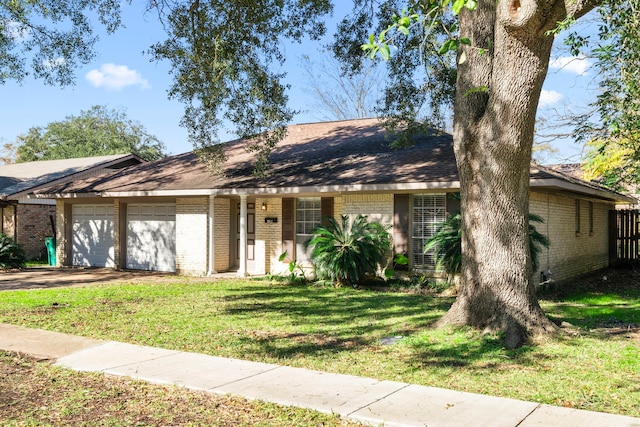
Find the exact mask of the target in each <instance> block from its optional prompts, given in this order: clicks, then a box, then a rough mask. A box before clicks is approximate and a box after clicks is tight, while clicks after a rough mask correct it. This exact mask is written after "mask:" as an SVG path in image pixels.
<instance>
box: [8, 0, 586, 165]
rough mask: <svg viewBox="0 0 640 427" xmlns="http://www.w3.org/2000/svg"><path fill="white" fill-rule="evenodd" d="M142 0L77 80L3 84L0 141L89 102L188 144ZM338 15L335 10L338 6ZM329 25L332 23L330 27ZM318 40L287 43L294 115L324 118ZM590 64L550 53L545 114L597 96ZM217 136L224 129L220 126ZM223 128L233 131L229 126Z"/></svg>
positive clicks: (566, 152) (174, 146)
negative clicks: (312, 96)
mask: <svg viewBox="0 0 640 427" xmlns="http://www.w3.org/2000/svg"><path fill="white" fill-rule="evenodd" d="M141 3H143V2H134V5H133V6H127V5H125V7H124V12H125V13H124V20H123V21H124V24H125V25H126V28H121V29H120V30H119V31H118V32H117V33H116V34H114V35H109V36H107V35H103V36H101V40H100V41H99V42H98V45H97V46H96V47H97V51H98V55H97V57H96V58H95V59H94V61H93V62H92V63H90V64H88V65H87V66H85V67H83V68H81V69H78V70H77V73H76V76H77V81H76V85H75V86H71V87H66V88H64V89H60V88H57V87H51V86H46V85H44V84H43V83H42V81H38V80H33V79H27V80H26V81H25V82H23V84H22V85H19V84H17V83H14V82H9V83H7V84H5V85H4V86H0V92H1V93H2V97H1V98H2V100H3V102H2V103H0V117H2V120H1V121H0V143H6V142H13V141H15V139H16V137H17V136H18V135H19V134H22V133H26V131H27V130H28V129H29V128H30V127H33V126H45V125H46V124H48V123H50V122H52V121H59V120H63V119H64V118H65V117H66V116H69V115H77V114H79V113H80V111H81V110H87V109H89V108H90V107H91V106H92V105H106V106H108V107H109V108H117V109H119V108H122V109H124V110H125V111H126V113H127V115H128V116H129V117H130V118H131V119H133V120H136V121H138V122H140V123H142V124H143V125H144V126H145V128H146V129H147V131H148V132H149V133H151V134H153V135H155V136H157V137H158V138H159V139H160V140H161V141H162V142H163V143H164V144H165V145H166V147H167V151H168V152H169V153H170V154H178V153H182V152H185V151H189V150H191V149H192V146H191V144H190V143H189V142H188V141H187V134H186V131H185V130H184V129H182V128H181V127H180V125H179V122H180V118H181V116H182V108H183V107H182V105H181V104H180V103H178V102H177V101H170V100H168V98H167V89H168V88H169V85H170V83H171V77H170V75H169V67H168V65H167V64H166V63H155V62H150V57H149V55H148V54H146V53H144V52H145V51H146V49H147V48H148V47H149V46H150V45H151V44H152V43H154V42H156V41H161V40H163V31H162V28H161V27H160V25H159V23H158V22H157V21H156V20H154V19H153V16H152V15H149V16H148V17H147V18H146V19H145V17H144V16H143V13H142V9H141V8H140V7H141ZM338 3H340V2H338ZM345 4H347V3H345V2H342V5H343V6H342V8H344V5H345ZM336 16H340V12H337V13H336ZM333 29H334V28H333V27H332V26H331V25H330V26H329V33H331V32H332V31H333ZM318 48H319V45H317V44H312V43H311V42H307V43H305V44H303V45H300V46H298V45H287V51H286V55H287V63H286V65H285V71H287V72H288V75H289V77H288V82H289V83H290V84H291V85H292V88H291V91H290V92H289V99H290V104H291V107H292V108H293V109H296V110H301V111H302V112H301V114H299V115H297V116H296V117H295V118H294V123H306V122H315V121H320V120H322V119H323V114H322V113H321V112H318V111H309V110H307V109H308V108H309V107H308V105H309V104H310V100H309V94H308V89H307V88H306V85H305V81H304V79H303V75H304V73H303V71H302V70H301V69H300V57H301V55H302V54H304V53H306V54H309V55H313V54H314V52H317V49H318ZM589 65H590V61H589V60H588V59H584V58H571V57H569V56H566V55H563V54H562V53H555V54H554V56H553V57H552V63H551V67H550V70H549V75H548V77H547V80H546V82H545V86H544V90H543V94H542V98H541V103H540V107H541V113H542V114H544V115H545V116H548V117H550V118H553V117H557V116H558V115H559V114H561V113H562V112H564V111H565V110H566V109H567V108H571V109H574V108H575V106H584V105H586V104H588V103H589V102H590V101H592V100H593V99H594V97H595V88H596V85H595V83H594V76H593V72H592V71H591V70H590V69H589ZM305 110H307V111H305ZM220 136H221V137H223V136H225V134H224V133H222V132H221V134H220ZM226 136H227V137H228V138H229V139H231V138H232V137H233V135H231V134H226ZM554 145H555V146H556V147H557V148H558V149H559V151H558V153H557V154H555V155H553V156H552V157H551V158H548V159H546V161H547V162H551V163H553V162H566V161H577V160H578V155H579V152H580V147H578V146H577V145H576V144H574V143H573V142H571V141H570V140H567V139H565V140H563V141H561V142H557V143H555V144H554Z"/></svg>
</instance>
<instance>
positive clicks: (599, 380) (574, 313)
mask: <svg viewBox="0 0 640 427" xmlns="http://www.w3.org/2000/svg"><path fill="white" fill-rule="evenodd" d="M176 280H179V279H176ZM452 301H453V300H452V299H451V298H442V297H435V296H427V295H417V294H407V293H388V292H376V291H371V290H355V289H351V288H338V289H334V288H322V287H314V286H287V285H283V284H272V283H269V282H266V281H250V280H228V281H216V282H211V283H181V282H176V283H173V284H148V285H140V284H135V285H131V284H121V285H102V286H92V287H87V288H56V289H46V290H27V291H7V292H2V293H1V294H0V322H5V323H12V324H18V325H23V326H30V327H37V328H43V329H49V330H54V331H60V332H67V333H71V334H77V335H83V336H86V337H93V338H100V339H109V340H117V341H124V342H130V343H136V344H143V345H150V346H158V347H164V348H169V349H177V350H184V351H191V352H199V353H206V354H212V355H218V356H227V357H236V358H242V359H248V360H255V361H264V362H270V363H280V364H284V365H289V366H297V367H306V368H312V369H318V370H324V371H328V372H338V373H345V374H353V375H362V376H368V377H374V378H378V379H387V380H394V381H403V382H409V383H416V384H423V385H428V386H435V387H445V388H451V389H456V390H462V391H469V392H475V393H483V394H490V395H495V396H504V397H511V398H516V399H524V400H532V401H536V402H540V403H548V404H552V405H562V406H567V407H573V408H580V409H587V410H596V411H603V412H612V413H618V414H625V415H632V416H640V345H639V343H640V341H639V339H638V335H637V331H636V335H635V336H634V335H629V334H626V333H625V332H624V330H623V329H624V328H622V329H621V328H620V326H624V325H636V326H637V325H638V324H640V292H639V291H638V289H633V288H632V289H622V290H615V289H614V290H611V291H610V292H604V293H603V292H600V291H597V290H587V291H577V292H573V293H571V292H564V293H562V294H560V293H555V294H554V296H550V297H547V298H545V299H543V300H542V301H541V304H542V305H543V307H544V309H545V310H546V311H547V312H548V313H549V315H550V316H551V317H552V318H554V319H562V320H565V321H567V322H569V323H571V324H573V325H574V326H575V327H576V328H577V333H575V334H571V335H562V336H559V337H557V338H550V339H549V340H547V341H546V342H544V343H540V344H539V345H536V346H525V347H523V348H520V349H518V350H513V351H510V350H506V349H504V348H503V347H502V346H501V345H500V340H499V338H498V337H495V336H482V335H480V334H479V333H478V332H476V331H473V330H469V329H457V330H452V329H448V330H433V329H430V328H429V325H431V324H432V323H433V322H434V321H435V320H436V319H438V317H439V316H441V315H442V314H443V313H444V312H445V310H447V309H448V307H449V306H450V304H451V302H452ZM611 331H615V332H616V333H611ZM389 336H402V337H404V338H403V339H402V340H400V341H399V342H398V343H396V344H393V345H382V344H381V342H380V340H381V339H382V338H384V337H389Z"/></svg>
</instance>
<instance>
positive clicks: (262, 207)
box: [260, 202, 267, 211]
mask: <svg viewBox="0 0 640 427" xmlns="http://www.w3.org/2000/svg"><path fill="white" fill-rule="evenodd" d="M260 209H262V210H263V211H266V210H267V204H266V203H264V202H262V206H261V207H260Z"/></svg>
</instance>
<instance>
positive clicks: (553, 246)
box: [529, 192, 614, 281]
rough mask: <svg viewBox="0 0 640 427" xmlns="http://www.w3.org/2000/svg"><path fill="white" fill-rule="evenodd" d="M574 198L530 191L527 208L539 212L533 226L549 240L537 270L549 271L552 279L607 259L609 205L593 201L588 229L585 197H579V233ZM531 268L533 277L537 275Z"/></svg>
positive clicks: (587, 269) (593, 267)
mask: <svg viewBox="0 0 640 427" xmlns="http://www.w3.org/2000/svg"><path fill="white" fill-rule="evenodd" d="M575 200H576V198H573V197H569V196H559V195H553V194H548V193H537V192H532V193H531V196H530V206H529V210H530V212H531V213H534V214H537V215H539V216H541V217H542V218H543V219H544V220H545V223H544V224H537V225H536V228H537V230H538V231H540V232H541V233H543V234H545V235H546V236H547V237H548V238H549V241H550V247H549V249H548V250H547V249H544V250H543V252H542V253H541V255H540V258H539V261H540V267H539V270H540V271H545V272H546V271H549V270H550V271H551V273H552V274H551V279H552V280H554V281H559V280H565V279H567V278H570V277H575V276H578V275H581V274H584V273H588V272H590V271H593V270H597V269H600V268H604V267H606V266H607V265H608V263H609V243H608V242H609V240H608V239H609V230H608V212H609V210H610V209H614V206H613V205H609V204H606V203H601V202H596V201H593V202H592V203H593V232H592V233H590V232H589V201H588V200H584V199H580V233H579V234H578V233H576V230H575V217H576V209H575ZM540 271H537V272H534V278H535V279H536V280H537V279H538V278H539V277H540Z"/></svg>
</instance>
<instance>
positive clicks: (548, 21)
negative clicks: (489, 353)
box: [439, 0, 572, 348]
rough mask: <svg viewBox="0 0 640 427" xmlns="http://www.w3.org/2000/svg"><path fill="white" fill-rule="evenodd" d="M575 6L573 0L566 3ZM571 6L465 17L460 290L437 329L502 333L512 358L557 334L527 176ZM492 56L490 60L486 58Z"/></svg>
mask: <svg viewBox="0 0 640 427" xmlns="http://www.w3.org/2000/svg"><path fill="white" fill-rule="evenodd" d="M567 1H572V0H567ZM566 15H567V10H566V5H565V2H564V1H541V0H539V1H528V0H521V1H518V0H501V1H499V2H496V1H495V0H480V1H479V2H478V7H477V9H476V10H474V11H463V12H462V14H461V16H460V28H461V33H462V37H468V38H469V39H470V40H471V42H472V46H465V48H464V49H465V52H466V55H467V59H466V61H464V62H463V63H462V64H460V65H459V67H458V81H457V88H456V91H457V92H456V102H455V110H454V149H455V154H456V161H457V165H458V171H459V175H460V188H461V196H462V199H461V210H462V212H463V224H462V230H463V240H462V252H463V263H462V275H461V279H462V281H461V288H460V292H459V295H458V298H457V299H456V301H455V303H454V304H453V306H452V307H451V309H450V310H449V312H448V313H447V314H446V315H445V316H444V317H443V318H442V319H441V320H440V322H439V325H443V324H456V325H470V326H473V327H477V328H481V329H485V330H486V331H490V332H493V331H501V332H504V334H505V345H506V346H507V347H509V348H515V347H519V346H521V345H522V344H523V343H525V342H526V340H527V338H528V337H530V336H532V335H539V334H545V333H549V332H552V331H554V330H555V329H556V327H555V325H554V324H553V323H552V322H551V321H550V320H549V319H548V318H547V317H546V315H545V314H544V312H543V311H542V309H541V308H540V305H539V304H538V300H537V298H536V294H535V284H534V282H533V278H532V271H531V256H530V253H529V241H528V239H529V236H528V213H529V170H530V162H531V147H532V144H533V133H534V123H535V115H536V109H537V105H538V100H539V98H540V92H541V89H542V83H543V81H544V78H545V76H546V73H547V68H548V64H549V56H550V53H551V46H552V43H553V36H547V35H545V32H546V31H547V30H550V29H553V28H554V27H555V26H556V25H557V22H558V21H560V20H562V19H564V18H565V17H566ZM481 49H484V51H481Z"/></svg>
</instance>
